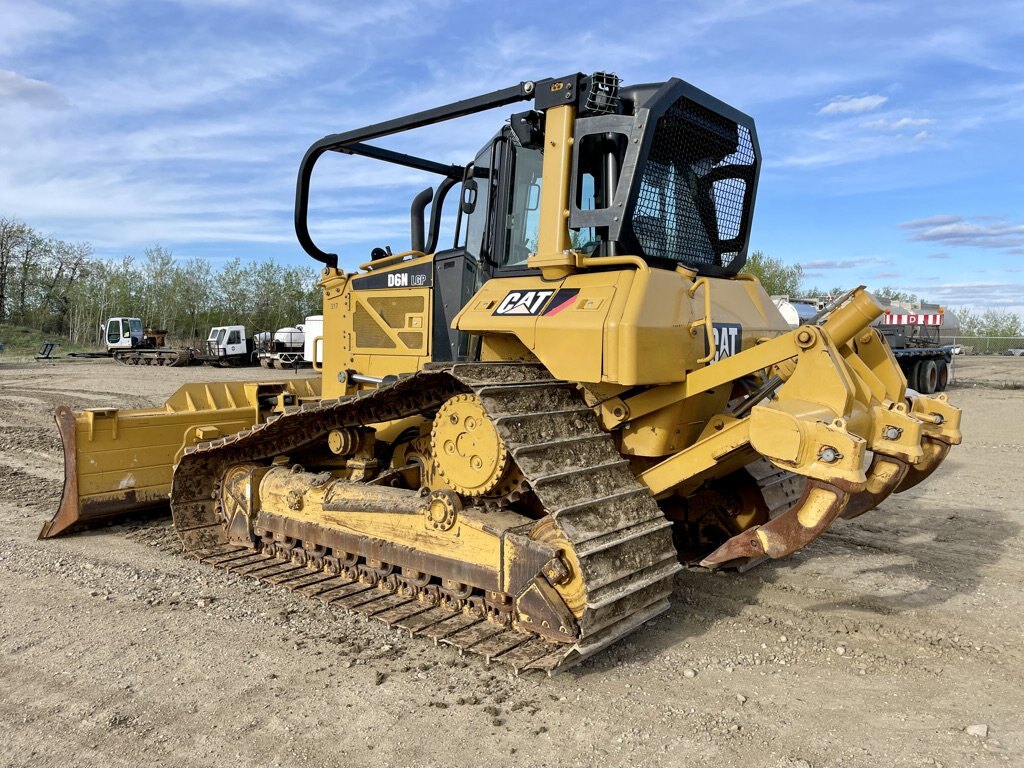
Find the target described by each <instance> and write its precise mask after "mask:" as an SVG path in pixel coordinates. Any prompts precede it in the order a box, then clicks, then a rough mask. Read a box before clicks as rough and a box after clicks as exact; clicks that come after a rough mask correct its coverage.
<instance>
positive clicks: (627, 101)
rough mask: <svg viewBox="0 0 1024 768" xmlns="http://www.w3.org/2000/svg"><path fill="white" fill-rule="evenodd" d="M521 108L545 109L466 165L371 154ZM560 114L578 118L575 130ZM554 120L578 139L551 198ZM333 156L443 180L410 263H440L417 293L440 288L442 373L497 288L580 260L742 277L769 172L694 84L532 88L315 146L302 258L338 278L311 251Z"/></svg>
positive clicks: (564, 153)
mask: <svg viewBox="0 0 1024 768" xmlns="http://www.w3.org/2000/svg"><path fill="white" fill-rule="evenodd" d="M518 101H532V102H533V104H532V106H531V108H530V109H528V110H526V111H523V112H518V113H515V114H512V115H511V117H510V119H509V121H508V123H507V124H505V125H504V126H503V127H502V129H501V130H500V131H499V132H498V133H497V134H496V135H495V136H494V137H493V138H492V139H491V141H489V142H488V143H487V144H486V145H485V146H484V147H483V148H482V149H481V150H480V152H479V153H478V154H477V155H476V157H475V158H474V159H473V161H472V162H470V163H469V164H468V165H466V166H459V165H446V164H444V163H441V162H437V161H435V160H430V159H426V158H421V157H415V156H412V155H407V154H403V153H399V152H396V151H394V150H390V149H385V148H383V147H380V146H379V145H377V144H371V143H368V142H370V141H372V140H375V139H379V138H381V137H384V136H388V135H391V134H395V133H398V132H401V131H406V130H410V129H413V128H419V127H423V126H426V125H431V124H434V123H438V122H442V121H445V120H451V119H455V118H458V117H463V116H465V115H469V114H473V113H476V112H482V111H486V110H489V109H494V108H497V107H502V106H505V105H508V104H512V103H515V102H518ZM561 107H571V108H572V110H571V116H570V117H569V118H565V117H564V115H565V113H566V112H565V110H558V108H561ZM553 108H554V109H556V110H557V111H558V112H559V118H558V119H559V120H562V121H564V120H569V121H571V122H563V123H562V124H563V125H565V126H566V131H567V133H566V136H567V137H568V138H569V139H570V140H569V142H568V143H567V144H563V145H560V146H559V148H558V149H556V150H554V151H556V152H558V153H559V154H558V157H557V158H556V159H550V158H549V162H548V163H547V165H548V166H549V167H548V172H549V175H550V176H551V178H549V179H548V181H547V183H548V184H549V185H551V184H556V185H558V186H555V187H553V189H554V190H556V191H555V192H554V193H549V194H548V195H547V197H545V194H544V190H543V178H544V170H545V168H544V166H545V159H546V158H545V135H546V131H547V130H548V128H549V125H548V122H549V119H550V114H551V110H552V109H553ZM328 151H331V152H340V153H343V154H355V155H363V156H366V157H371V158H374V159H378V160H384V161H386V162H391V163H395V164H397V165H401V166H404V167H407V168H415V169H418V170H422V171H427V172H430V173H434V174H438V175H439V176H441V177H442V180H441V182H440V184H439V185H438V187H437V191H436V193H435V191H434V189H433V188H427V189H424V190H423V191H422V192H420V193H419V194H418V195H416V197H415V198H414V200H413V202H412V207H411V223H410V230H411V236H410V241H411V247H410V250H409V251H408V252H407V254H406V257H407V258H409V259H414V258H417V257H418V256H419V254H424V253H425V254H431V253H432V254H434V258H433V275H431V276H430V279H431V283H429V284H428V283H419V285H431V286H432V287H433V291H434V294H433V295H434V316H433V318H432V326H433V328H432V334H433V339H432V345H431V355H432V357H433V359H434V360H438V361H444V360H458V359H465V358H466V356H467V354H468V342H469V340H468V338H467V337H466V335H465V334H462V333H459V332H458V331H455V330H453V329H452V328H451V323H452V320H453V318H454V317H455V315H456V314H457V313H458V312H459V310H461V309H462V307H463V306H465V304H466V303H467V302H468V301H469V299H470V298H471V297H472V296H473V295H474V294H475V293H476V292H477V290H478V289H479V288H480V287H481V285H482V284H483V282H484V281H485V280H486V279H490V278H498V277H515V276H519V275H536V274H540V273H541V271H542V270H541V268H539V265H540V264H542V263H544V264H550V263H551V262H552V260H554V261H556V262H557V261H559V260H561V263H564V264H565V265H567V268H568V269H570V270H572V269H576V268H579V267H578V265H579V264H581V263H582V262H581V261H580V259H583V260H585V261H586V268H587V269H602V264H601V258H602V257H618V256H625V255H628V256H637V257H640V258H642V259H643V260H645V261H646V262H648V263H649V264H650V265H651V266H656V267H661V268H667V269H675V268H677V267H683V268H685V269H686V270H689V271H691V272H693V273H696V274H697V275H708V276H712V277H731V276H734V275H735V274H737V273H738V272H739V271H740V269H741V268H742V267H743V264H744V263H745V260H746V252H747V246H748V241H749V232H750V225H751V219H752V216H753V207H754V196H755V191H756V188H757V177H758V173H759V167H760V160H761V158H760V150H759V148H758V144H757V136H756V133H755V130H754V124H753V120H752V119H751V118H750V117H748V116H747V115H745V114H743V113H742V112H739V111H738V110H736V109H734V108H732V107H730V106H729V105H727V104H725V103H723V102H721V101H719V100H718V99H715V98H714V97H712V96H710V95H709V94H707V93H705V92H704V91H701V90H699V89H698V88H695V87H694V86H692V85H690V84H689V83H686V82H684V81H682V80H678V79H675V78H673V79H671V80H668V81H666V82H663V83H652V84H643V85H634V86H629V87H620V83H619V79H618V78H617V77H616V76H615V75H612V74H607V73H601V72H598V73H594V74H593V75H583V74H581V73H576V74H573V75H569V76H567V77H563V78H553V79H548V80H540V81H536V82H523V83H520V84H519V85H518V86H512V87H511V88H506V89H503V90H500V91H495V92H493V93H490V94H485V95H483V96H479V97H476V98H472V99H466V100H464V101H460V102H456V103H453V104H449V105H447V106H443V107H438V108H436V109H432V110H427V111H425V112H420V113H417V114H414V115H409V116H407V117H402V118H397V119H395V120H391V121H387V122H384V123H379V124H377V125H372V126H368V127H366V128H361V129H357V130H354V131H349V132H348V133H344V134H334V135H331V136H327V137H325V138H323V139H321V140H320V141H318V142H316V143H315V144H313V146H311V147H310V148H309V150H308V151H307V153H306V156H305V157H304V158H303V161H302V164H301V166H300V169H299V178H298V184H297V188H296V204H295V229H296V235H297V237H298V240H299V243H300V244H301V245H302V247H303V249H304V250H305V251H306V252H307V253H308V254H309V255H311V256H312V257H313V258H314V259H317V260H319V261H321V262H323V263H324V264H326V265H327V266H328V268H332V267H333V268H336V267H337V265H338V256H337V254H335V253H330V252H327V251H324V250H321V249H320V248H319V247H318V246H317V245H316V244H315V243H314V242H313V240H312V237H311V236H310V234H309V228H308V222H307V216H308V207H309V200H308V198H309V184H310V179H311V177H312V170H313V166H314V164H315V163H316V161H317V159H318V158H319V157H320V156H321V155H323V154H324V153H325V152H328ZM457 185H461V189H460V194H459V196H458V198H457V200H458V210H457V217H456V224H455V237H454V242H453V244H452V247H451V248H448V249H442V250H437V246H438V238H439V230H440V224H441V216H442V211H443V209H444V203H445V199H446V197H447V195H448V192H449V191H450V190H451V189H452V188H453V187H454V186H457ZM566 187H567V188H568V189H567V194H565V195H564V197H565V199H561V200H559V199H558V197H559V191H560V190H564V189H566ZM545 200H547V203H545V202H544V201H545ZM428 205H430V223H429V229H428V228H427V227H426V224H425V215H424V214H425V210H426V208H427V206H428ZM545 206H547V207H545ZM542 211H545V212H546V216H547V217H548V218H547V219H546V220H547V221H557V222H561V221H562V220H563V218H564V221H565V229H564V230H563V231H562V232H563V234H564V235H565V236H562V235H557V236H556V237H555V240H554V241H557V242H558V243H564V245H562V244H560V245H558V246H557V249H552V247H551V242H553V241H552V240H551V239H550V238H551V236H550V234H549V235H547V237H548V238H549V240H548V242H547V245H545V244H544V243H543V242H542V237H541V231H542V230H541V219H542ZM557 226H558V225H557V224H556V226H555V227H554V228H557ZM552 229H553V228H548V229H545V230H544V232H545V233H550V232H551V231H552ZM545 249H547V250H548V251H551V250H556V252H555V253H542V252H541V251H544V250H545ZM402 257H403V254H396V255H394V256H392V254H391V251H390V249H387V250H383V249H375V250H374V253H373V255H372V258H371V261H370V262H369V264H370V265H374V266H370V269H371V271H373V270H375V269H377V268H379V267H378V266H376V265H377V264H385V265H386V266H387V267H388V268H393V265H394V264H397V263H398V262H396V261H394V259H396V258H398V259H399V260H400V259H401V258H402ZM620 264H621V262H620ZM608 266H609V267H613V266H614V264H612V263H611V261H609V265H608ZM424 279H425V278H424Z"/></svg>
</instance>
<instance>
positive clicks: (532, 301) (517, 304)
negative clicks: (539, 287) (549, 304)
mask: <svg viewBox="0 0 1024 768" xmlns="http://www.w3.org/2000/svg"><path fill="white" fill-rule="evenodd" d="M553 293H554V291H509V293H508V295H507V296H506V297H505V298H504V299H502V300H501V304H499V305H498V308H497V309H496V310H494V314H496V315H539V314H540V311H541V309H542V308H543V307H544V303H545V302H546V301H547V300H548V299H549V298H551V294H553Z"/></svg>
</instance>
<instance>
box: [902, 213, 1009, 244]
mask: <svg viewBox="0 0 1024 768" xmlns="http://www.w3.org/2000/svg"><path fill="white" fill-rule="evenodd" d="M899 226H901V227H902V228H904V229H910V230H913V234H911V235H910V239H911V240H918V241H921V242H927V243H942V244H943V245H947V246H953V245H957V246H961V247H973V248H991V249H996V250H1002V249H1011V248H1020V247H1021V246H1024V224H1010V223H1007V222H1006V221H1003V220H1002V219H997V218H993V217H989V216H985V217H981V216H979V217H976V218H975V220H974V221H968V220H967V219H965V218H963V217H962V216H932V217H930V218H927V219H916V220H914V221H907V222H904V223H902V224H900V225H899Z"/></svg>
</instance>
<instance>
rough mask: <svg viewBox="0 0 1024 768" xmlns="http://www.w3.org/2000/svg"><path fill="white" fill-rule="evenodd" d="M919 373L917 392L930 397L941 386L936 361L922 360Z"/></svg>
mask: <svg viewBox="0 0 1024 768" xmlns="http://www.w3.org/2000/svg"><path fill="white" fill-rule="evenodd" d="M919 365H920V368H919V369H918V372H917V391H918V392H920V393H921V394H922V395H930V394H932V393H934V392H935V391H936V389H935V388H936V387H937V386H938V384H939V368H938V366H937V365H936V364H935V361H934V360H930V359H929V360H922V361H921V362H920V364H919Z"/></svg>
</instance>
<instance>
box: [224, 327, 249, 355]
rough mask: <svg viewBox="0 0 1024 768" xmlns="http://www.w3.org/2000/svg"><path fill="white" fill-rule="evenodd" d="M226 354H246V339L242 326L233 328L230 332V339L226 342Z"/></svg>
mask: <svg viewBox="0 0 1024 768" xmlns="http://www.w3.org/2000/svg"><path fill="white" fill-rule="evenodd" d="M224 353H225V354H226V355H244V354H245V339H244V338H242V329H241V328H232V329H231V330H230V331H229V332H228V340H227V342H226V344H225V351H224Z"/></svg>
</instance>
